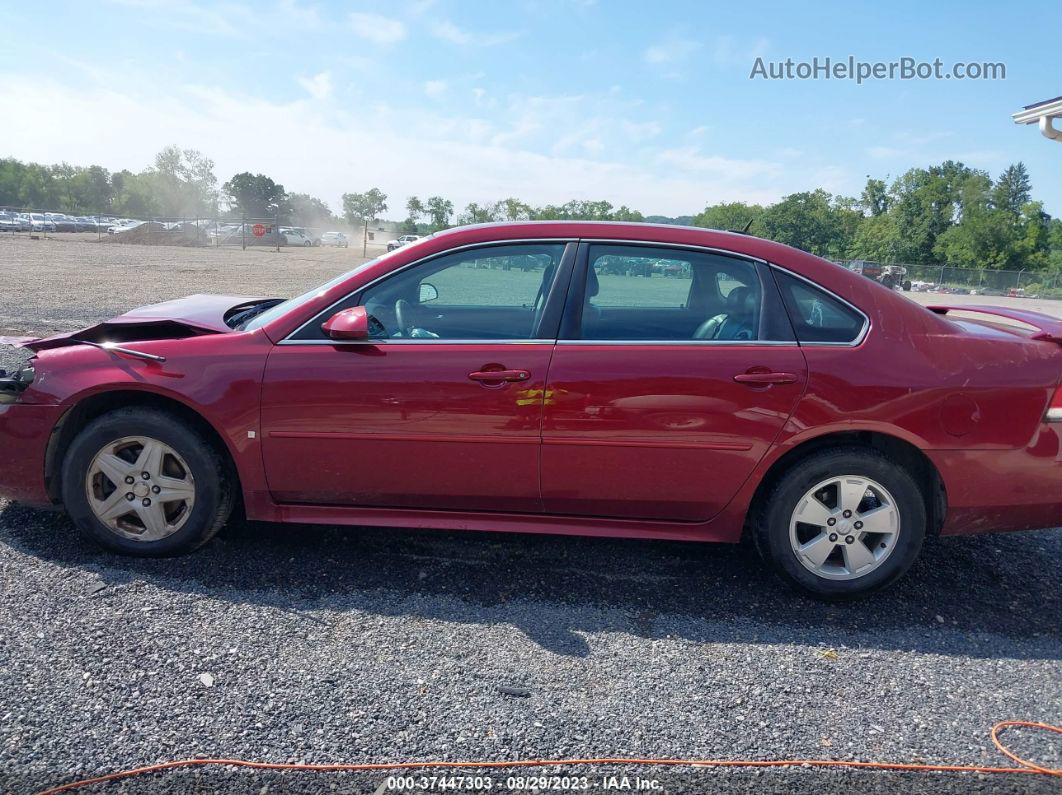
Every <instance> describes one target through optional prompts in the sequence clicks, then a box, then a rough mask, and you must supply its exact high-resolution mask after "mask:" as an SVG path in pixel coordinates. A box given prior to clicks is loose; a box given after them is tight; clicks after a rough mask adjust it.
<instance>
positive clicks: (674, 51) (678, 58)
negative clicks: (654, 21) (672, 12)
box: [642, 38, 701, 66]
mask: <svg viewBox="0 0 1062 795" xmlns="http://www.w3.org/2000/svg"><path fill="white" fill-rule="evenodd" d="M700 48H701V44H700V42H697V41H694V40H693V39H684V38H670V39H667V40H665V41H662V42H659V43H657V44H653V45H651V46H650V47H648V48H647V49H646V51H645V53H644V55H643V56H642V57H643V58H644V59H645V62H646V63H648V64H653V65H655V66H662V65H667V64H676V63H680V62H682V61H685V60H686V59H687V58H689V57H690V56H691V55H693V53H695V52H697V50H699V49H700Z"/></svg>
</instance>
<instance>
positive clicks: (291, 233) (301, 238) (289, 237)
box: [280, 227, 313, 247]
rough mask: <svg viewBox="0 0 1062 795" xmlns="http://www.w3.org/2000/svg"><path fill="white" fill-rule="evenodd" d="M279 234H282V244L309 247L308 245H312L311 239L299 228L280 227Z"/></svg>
mask: <svg viewBox="0 0 1062 795" xmlns="http://www.w3.org/2000/svg"><path fill="white" fill-rule="evenodd" d="M280 234H282V235H283V236H284V245H285V246H306V247H309V246H312V245H313V240H311V239H310V238H308V237H307V236H306V235H305V234H303V232H302V231H301V230H299V229H289V228H284V227H282V228H281V230H280Z"/></svg>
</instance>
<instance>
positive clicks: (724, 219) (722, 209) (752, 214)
mask: <svg viewBox="0 0 1062 795" xmlns="http://www.w3.org/2000/svg"><path fill="white" fill-rule="evenodd" d="M762 218H763V207H761V206H760V205H758V204H745V203H744V202H724V203H723V204H713V205H709V206H707V207H705V208H704V210H702V211H701V212H700V213H698V214H697V215H695V216H694V217H693V225H694V226H703V227H704V228H705V229H723V230H729V231H732V232H733V231H741V230H742V229H744V228H745V226H746V225H748V224H749V223H750V222H751V224H752V226H750V227H749V233H750V234H753V235H763V233H764V230H763V225H762V223H761V220H762Z"/></svg>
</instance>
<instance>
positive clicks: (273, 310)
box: [243, 257, 380, 331]
mask: <svg viewBox="0 0 1062 795" xmlns="http://www.w3.org/2000/svg"><path fill="white" fill-rule="evenodd" d="M379 261H380V258H379V257H377V258H376V259H371V260H369V261H368V262H363V263H361V265H359V266H358V267H356V268H354V269H353V270H349V271H347V272H346V273H343V274H340V275H339V276H336V277H335V278H334V279H332V280H331V281H329V282H326V283H324V284H322V285H321V286H320V287H315V288H314V289H312V290H309V291H307V292H305V293H303V294H302V295H299V296H296V297H295V298H289V299H288V300H287V301H284V302H282V303H279V304H277V305H276V306H273V307H270V308H269V309H267V310H266V311H265V312H263V313H262V314H260V315H256V316H255V317H253V318H251V319H250V320H249V321H247V324H246V325H245V326H244V327H243V330H244V331H254V330H255V329H259V328H262V326H264V325H265V324H266V323H269V322H270V321H273V320H276V319H277V318H278V317H280V316H281V315H283V314H286V313H287V312H290V311H291V310H292V309H295V308H297V307H300V306H302V305H303V304H305V303H306V302H307V301H309V300H311V299H312V298H316V297H317V296H318V295H320V294H321V293H325V292H328V291H329V290H331V289H332V288H333V287H335V286H336V285H337V284H342V283H343V282H344V281H346V280H347V279H349V278H350V277H351V276H353V275H354V274H356V273H361V271H363V270H365V269H366V268H368V267H369V266H370V265H375V264H376V263H377V262H379Z"/></svg>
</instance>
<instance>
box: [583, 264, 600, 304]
mask: <svg viewBox="0 0 1062 795" xmlns="http://www.w3.org/2000/svg"><path fill="white" fill-rule="evenodd" d="M600 289H601V284H600V282H598V280H597V270H595V269H594V266H593V265H591V266H590V267H589V268H588V269H587V273H586V296H585V300H587V301H589V300H590V299H591V298H593V297H594V296H595V295H597V293H598V291H599V290H600Z"/></svg>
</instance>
